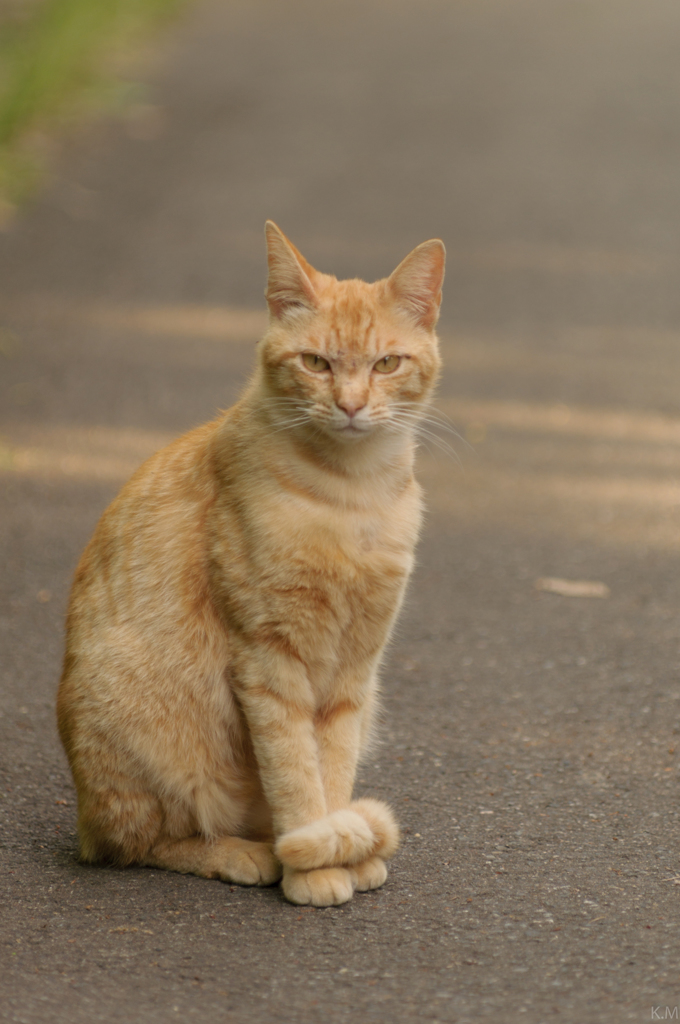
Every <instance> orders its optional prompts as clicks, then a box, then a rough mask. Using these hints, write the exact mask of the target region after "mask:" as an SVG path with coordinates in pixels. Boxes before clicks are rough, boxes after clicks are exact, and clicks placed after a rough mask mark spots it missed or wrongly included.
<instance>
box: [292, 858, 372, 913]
mask: <svg viewBox="0 0 680 1024" xmlns="http://www.w3.org/2000/svg"><path fill="white" fill-rule="evenodd" d="M281 888H282V889H283V895H284V896H285V897H286V899H287V900H290V902H291V903H300V904H303V905H311V906H312V907H337V906H339V905H340V904H341V903H347V901H348V900H351V898H352V896H353V895H354V879H353V877H352V874H351V872H350V871H348V870H347V869H346V868H317V869H316V870H314V871H296V870H295V869H294V868H290V867H284V869H283V879H282V880H281Z"/></svg>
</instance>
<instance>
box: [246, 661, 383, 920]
mask: <svg viewBox="0 0 680 1024" xmlns="http://www.w3.org/2000/svg"><path fill="white" fill-rule="evenodd" d="M232 678H233V685H234V689H235V690H236V692H237V694H238V698H239V701H240V704H241V707H242V709H243V712H244V714H245V717H246V721H247V724H248V728H249V731H250V735H251V739H252V743H253V749H254V752H255V756H256V759H257V762H258V768H259V771H260V777H261V780H262V786H263V789H264V793H265V796H266V798H267V801H268V803H269V805H270V808H271V812H272V821H273V826H274V834H275V837H276V839H277V843H276V847H275V853H276V855H277V857H278V858H279V859H280V860H281V861H282V863H283V864H284V867H287V868H288V869H290V870H293V871H300V870H302V871H303V872H307V871H318V870H325V869H333V870H334V871H335V874H334V875H333V876H332V878H331V877H330V876H328V878H326V879H325V880H324V878H322V877H321V876H316V877H315V878H312V879H309V880H307V882H305V883H304V884H305V885H306V886H307V887H309V886H311V890H312V891H311V893H310V892H305V893H298V892H297V890H298V888H299V886H298V885H297V884H296V885H295V886H293V887H292V888H294V889H295V892H296V894H297V895H298V896H300V898H295V897H294V896H293V894H292V890H291V886H289V885H287V880H286V876H285V875H284V892H286V895H288V896H289V898H293V900H294V902H312V903H314V904H316V905H320V906H323V905H327V903H326V902H323V901H325V900H330V901H331V902H333V903H338V902H344V901H345V900H346V899H349V898H350V897H351V895H352V892H353V889H354V881H353V879H352V877H351V876H350V874H349V872H348V871H347V869H346V865H349V864H358V863H361V862H363V861H365V860H366V859H368V858H369V857H371V856H373V855H374V854H375V853H376V852H377V849H378V847H379V845H380V840H379V838H378V837H376V834H375V832H374V830H373V828H372V827H371V825H370V824H369V822H368V820H367V818H366V817H365V815H363V814H361V813H358V812H357V811H353V810H352V809H350V808H347V807H345V808H342V809H338V810H335V811H333V812H331V813H328V805H327V800H326V794H325V791H324V785H323V779H322V774H321V769H320V752H319V745H318V742H317V735H316V730H315V725H314V699H313V693H312V688H311V686H310V683H309V680H308V678H307V675H306V671H305V669H304V666H303V664H302V662H301V661H300V660H299V659H297V658H294V657H288V656H287V655H285V654H282V653H280V651H278V650H272V649H271V648H268V647H265V646H264V645H258V647H257V649H255V650H251V651H243V652H241V656H240V657H239V659H238V662H237V663H236V664H235V666H234V673H233V677H232ZM300 844H301V845H300ZM290 870H289V871H288V877H290V876H291V875H290ZM339 880H340V881H339ZM300 881H301V880H300V879H299V878H298V879H297V882H300ZM326 883H328V884H326ZM326 889H328V891H326ZM289 890H291V891H290V893H289ZM319 900H321V901H322V902H319Z"/></svg>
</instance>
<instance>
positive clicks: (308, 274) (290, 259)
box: [264, 220, 318, 319]
mask: <svg viewBox="0 0 680 1024" xmlns="http://www.w3.org/2000/svg"><path fill="white" fill-rule="evenodd" d="M264 231H265V236H266V239H267V262H268V264H269V279H268V281H267V288H266V290H265V293H264V294H265V297H266V299H267V303H268V305H269V311H270V313H271V314H272V316H274V317H276V318H277V319H281V318H282V317H285V316H287V315H291V314H292V315H295V314H297V313H302V312H313V311H314V310H315V309H316V308H317V306H318V298H317V295H316V292H315V291H314V285H313V284H312V280H313V278H314V276H315V274H316V271H315V270H314V268H313V267H312V266H311V265H310V264H309V263H308V262H307V260H306V259H305V258H304V256H303V255H302V254H301V253H300V252H298V250H297V249H296V248H295V246H294V245H293V243H292V242H290V241H289V240H288V239H287V238H286V236H285V235H284V233H283V231H281V229H280V228H278V227H277V226H276V224H275V223H274V221H273V220H268V221H267V223H266V224H265V227H264Z"/></svg>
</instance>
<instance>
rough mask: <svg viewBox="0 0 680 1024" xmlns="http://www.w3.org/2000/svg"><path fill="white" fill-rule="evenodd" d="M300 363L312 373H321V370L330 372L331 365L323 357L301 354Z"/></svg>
mask: <svg viewBox="0 0 680 1024" xmlns="http://www.w3.org/2000/svg"><path fill="white" fill-rule="evenodd" d="M302 362H303V363H304V364H305V366H306V367H307V369H308V370H313V371H314V373H322V372H323V370H330V368H331V364H330V363H329V362H328V360H327V359H324V357H323V356H317V355H314V353H313V352H303V354H302Z"/></svg>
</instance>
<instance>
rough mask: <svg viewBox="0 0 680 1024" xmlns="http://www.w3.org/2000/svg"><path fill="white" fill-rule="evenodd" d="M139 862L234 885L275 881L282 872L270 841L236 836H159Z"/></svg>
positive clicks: (272, 883) (268, 883)
mask: <svg viewBox="0 0 680 1024" xmlns="http://www.w3.org/2000/svg"><path fill="white" fill-rule="evenodd" d="M142 863H143V864H145V865H146V866H147V867H153V868H165V869H166V870H167V871H179V872H181V873H182V874H188V875H200V876H201V877H202V878H219V879H220V880H221V881H223V882H235V883H236V884H237V885H274V883H275V882H278V880H279V879H280V878H281V872H282V868H281V864H280V862H279V861H278V860H277V859H276V857H275V856H274V853H273V851H272V847H271V845H270V844H269V843H253V842H250V841H249V840H248V839H240V838H239V837H238V836H221V837H219V838H218V839H213V840H210V839H205V838H203V836H190V837H188V838H185V839H171V838H160V839H159V840H158V841H157V842H156V843H155V844H154V846H153V847H152V849H151V850H149V852H148V853H147V854H146V856H145V857H144V859H143V861H142Z"/></svg>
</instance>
